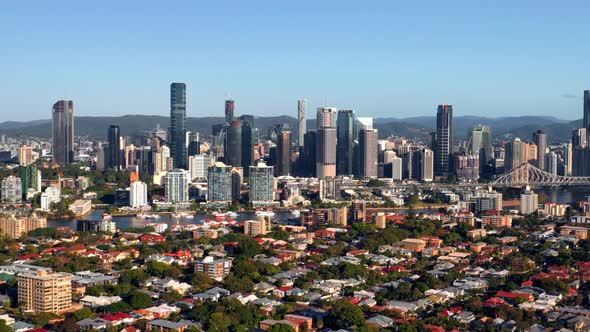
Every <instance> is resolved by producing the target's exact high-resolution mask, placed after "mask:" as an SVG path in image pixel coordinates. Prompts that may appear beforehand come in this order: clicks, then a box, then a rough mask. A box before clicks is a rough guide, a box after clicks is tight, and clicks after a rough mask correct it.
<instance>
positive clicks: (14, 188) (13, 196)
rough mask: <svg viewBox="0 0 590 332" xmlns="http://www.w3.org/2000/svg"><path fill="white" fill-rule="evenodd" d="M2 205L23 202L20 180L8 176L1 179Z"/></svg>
mask: <svg viewBox="0 0 590 332" xmlns="http://www.w3.org/2000/svg"><path fill="white" fill-rule="evenodd" d="M0 191H1V196H2V203H7V204H15V203H21V202H22V200H23V187H22V184H21V179H20V178H17V177H16V176H14V175H9V176H7V177H5V178H4V179H2V185H1V188H0Z"/></svg>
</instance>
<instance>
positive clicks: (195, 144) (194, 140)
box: [188, 133, 201, 156]
mask: <svg viewBox="0 0 590 332" xmlns="http://www.w3.org/2000/svg"><path fill="white" fill-rule="evenodd" d="M189 138H190V139H189V142H188V155H189V156H196V155H198V154H201V141H200V139H199V133H191V135H190V137H189Z"/></svg>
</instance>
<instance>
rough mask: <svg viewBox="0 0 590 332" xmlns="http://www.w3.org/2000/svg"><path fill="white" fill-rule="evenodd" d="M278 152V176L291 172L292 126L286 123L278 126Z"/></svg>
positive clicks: (276, 170) (276, 169)
mask: <svg viewBox="0 0 590 332" xmlns="http://www.w3.org/2000/svg"><path fill="white" fill-rule="evenodd" d="M276 132H277V152H276V156H277V159H276V168H275V172H276V175H277V176H284V175H290V174H291V128H289V124H287V123H285V124H282V125H281V126H279V127H277V129H276Z"/></svg>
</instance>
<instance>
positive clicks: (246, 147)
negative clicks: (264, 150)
mask: <svg viewBox="0 0 590 332" xmlns="http://www.w3.org/2000/svg"><path fill="white" fill-rule="evenodd" d="M240 121H242V165H241V166H242V168H243V169H244V172H245V174H244V175H245V176H248V175H249V174H248V172H249V171H250V166H252V164H253V163H254V129H255V128H254V116H251V115H242V116H240Z"/></svg>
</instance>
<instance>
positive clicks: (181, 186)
mask: <svg viewBox="0 0 590 332" xmlns="http://www.w3.org/2000/svg"><path fill="white" fill-rule="evenodd" d="M189 183H190V173H189V171H187V170H184V169H180V168H176V169H173V170H171V171H170V172H168V173H167V174H166V176H165V177H164V185H165V186H166V201H167V202H169V203H175V202H188V200H189V198H188V185H189Z"/></svg>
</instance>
